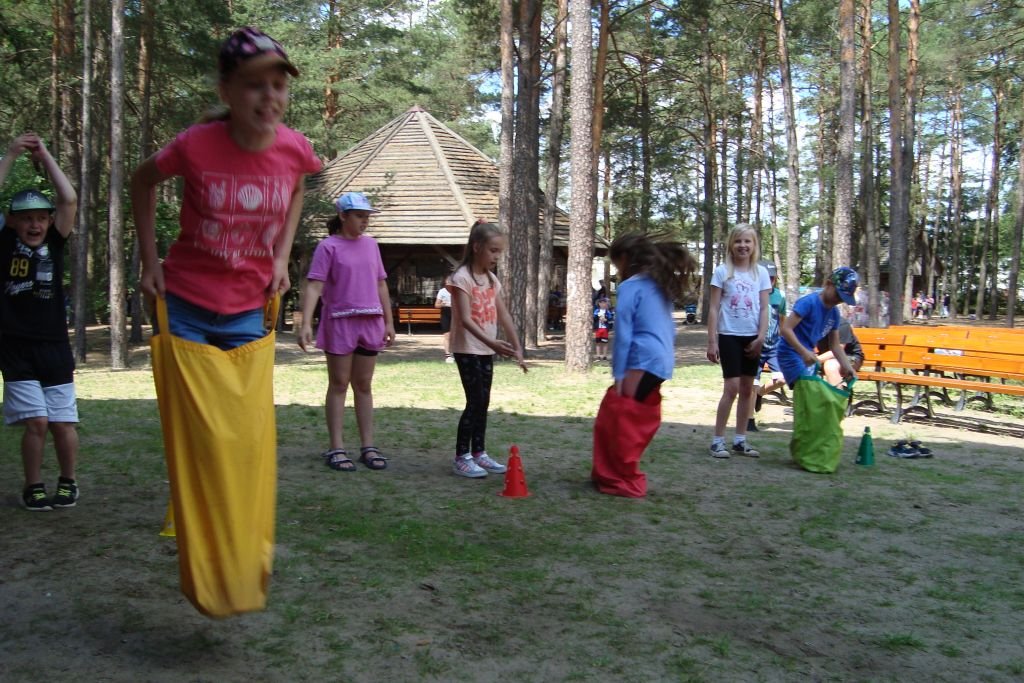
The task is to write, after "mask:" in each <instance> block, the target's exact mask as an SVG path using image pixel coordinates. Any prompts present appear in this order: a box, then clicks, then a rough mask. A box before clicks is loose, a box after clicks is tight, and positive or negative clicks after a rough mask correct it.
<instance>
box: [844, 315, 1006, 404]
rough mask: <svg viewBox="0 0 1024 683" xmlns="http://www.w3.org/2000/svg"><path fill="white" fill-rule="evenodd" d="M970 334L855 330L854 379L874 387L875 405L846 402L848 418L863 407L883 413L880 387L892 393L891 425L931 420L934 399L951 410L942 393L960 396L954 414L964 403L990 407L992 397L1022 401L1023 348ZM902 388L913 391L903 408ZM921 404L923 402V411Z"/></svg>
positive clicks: (963, 330)
mask: <svg viewBox="0 0 1024 683" xmlns="http://www.w3.org/2000/svg"><path fill="white" fill-rule="evenodd" d="M970 332H974V330H969V328H936V329H934V330H928V329H925V330H914V329H907V328H900V329H866V328H862V329H857V330H855V331H854V333H855V334H856V335H857V338H858V339H859V340H860V342H861V346H862V347H863V349H864V367H862V368H861V370H860V372H858V373H857V376H858V379H860V380H862V381H873V382H875V399H874V400H870V399H869V400H861V401H857V402H854V400H853V397H852V396H851V399H850V405H849V407H848V413H852V412H854V411H855V410H858V409H860V408H863V407H867V406H869V405H873V406H874V407H876V408H877V409H878V410H879V411H882V412H886V406H885V403H884V401H883V398H882V386H883V385H884V384H891V385H893V386H894V387H895V389H896V407H895V410H894V411H893V414H892V421H893V422H894V423H895V422H899V421H900V420H901V419H902V418H903V416H904V415H905V414H907V413H909V412H910V411H912V410H920V411H923V412H924V413H925V415H926V416H928V417H934V411H933V410H932V406H931V399H932V398H933V397H937V398H939V399H940V400H942V401H944V402H947V403H948V404H950V405H952V404H953V402H952V400H951V399H950V398H949V396H948V394H947V393H946V392H947V391H948V390H958V391H960V392H961V395H960V399H959V401H958V402H957V403H956V409H957V410H963V408H964V407H965V406H966V405H967V402H968V401H969V400H972V399H975V398H981V399H982V400H984V401H985V402H986V404H987V405H988V406H989V407H991V405H992V404H991V396H992V394H1006V395H1012V396H1024V344H1022V343H1021V341H1022V340H1021V339H1020V337H1017V336H1016V335H1004V334H997V333H991V334H982V333H975V335H974V337H973V338H972V337H970V336H969V333H970ZM997 332H998V331H997ZM1007 381H1009V382H1010V383H1007ZM904 386H911V387H914V389H915V395H914V399H913V401H912V403H911V405H910V406H909V407H907V408H904V405H903V404H904V398H903V387H904ZM936 390H941V393H937V391H936ZM921 398H924V402H925V405H924V406H923V407H922V406H921V405H920V400H921Z"/></svg>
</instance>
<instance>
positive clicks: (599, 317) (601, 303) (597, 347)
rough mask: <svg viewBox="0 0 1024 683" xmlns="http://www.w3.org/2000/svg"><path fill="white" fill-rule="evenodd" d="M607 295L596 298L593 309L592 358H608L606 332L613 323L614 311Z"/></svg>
mask: <svg viewBox="0 0 1024 683" xmlns="http://www.w3.org/2000/svg"><path fill="white" fill-rule="evenodd" d="M608 304H609V302H608V297H606V296H603V297H601V298H600V299H598V300H597V308H595V309H594V359H595V360H608V333H609V332H611V331H612V327H613V326H614V324H615V311H613V310H612V309H611V308H609V306H608Z"/></svg>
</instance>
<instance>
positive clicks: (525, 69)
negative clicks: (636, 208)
mask: <svg viewBox="0 0 1024 683" xmlns="http://www.w3.org/2000/svg"><path fill="white" fill-rule="evenodd" d="M540 12H541V2H540V0H520V2H519V78H518V83H517V85H518V91H517V93H516V113H515V114H516V115H515V120H516V124H515V140H514V142H513V144H512V158H513V161H512V205H511V207H510V208H511V211H512V229H511V232H510V233H509V235H508V270H507V271H506V273H507V276H506V278H505V291H506V292H507V295H506V296H507V297H508V309H509V313H510V314H511V316H512V320H513V322H515V326H516V331H517V333H518V336H519V338H520V339H521V340H523V342H524V344H525V345H526V346H531V347H536V346H537V339H536V329H535V326H534V325H533V323H532V321H534V320H536V317H537V313H536V311H537V250H536V245H537V242H538V233H539V231H538V227H537V219H538V215H539V211H540V206H539V201H538V193H539V191H540V178H539V176H538V157H539V156H540V144H539V143H540V136H539V131H538V128H539V112H540V83H539V81H540V54H539V52H538V50H539V48H540ZM527 320H529V321H531V323H530V325H527V324H526V321H527ZM527 328H529V329H527ZM527 335H529V336H527ZM531 342H532V343H531Z"/></svg>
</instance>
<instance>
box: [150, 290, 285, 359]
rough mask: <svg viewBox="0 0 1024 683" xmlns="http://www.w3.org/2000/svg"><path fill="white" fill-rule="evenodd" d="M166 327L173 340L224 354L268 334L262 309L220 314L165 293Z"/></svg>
mask: <svg viewBox="0 0 1024 683" xmlns="http://www.w3.org/2000/svg"><path fill="white" fill-rule="evenodd" d="M166 300H167V324H168V326H169V327H170V328H171V330H170V332H171V334H173V335H174V336H175V337H181V338H182V339H187V340H188V341H194V342H199V343H200V344H209V345H210V346H216V347H217V348H219V349H221V350H223V351H227V350H228V349H233V348H236V347H239V346H242V345H244V344H248V343H249V342H252V341H256V340H257V339H262V338H263V337H265V336H266V335H267V330H266V328H264V327H263V308H262V307H260V308H254V309H252V310H251V311H242V312H241V313H232V314H230V315H222V314H220V313H216V312H214V311H211V310H208V309H205V308H203V307H202V306H196V305H195V304H191V303H189V302H187V301H185V300H184V299H182V298H180V297H177V296H174V295H173V294H170V293H168V294H167V299H166Z"/></svg>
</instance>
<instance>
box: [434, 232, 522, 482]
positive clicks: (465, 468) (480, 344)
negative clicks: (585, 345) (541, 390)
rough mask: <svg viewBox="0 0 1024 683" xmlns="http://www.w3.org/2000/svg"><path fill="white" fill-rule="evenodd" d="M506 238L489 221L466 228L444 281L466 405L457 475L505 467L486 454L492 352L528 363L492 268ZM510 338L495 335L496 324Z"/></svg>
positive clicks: (457, 453) (458, 445)
mask: <svg viewBox="0 0 1024 683" xmlns="http://www.w3.org/2000/svg"><path fill="white" fill-rule="evenodd" d="M505 244H506V242H505V236H504V235H503V234H502V233H501V231H500V230H499V229H498V228H497V226H495V225H493V224H491V223H485V222H483V221H479V220H478V221H477V222H476V223H475V224H474V225H473V228H472V229H471V230H470V231H469V241H468V242H467V244H466V251H465V253H464V254H463V256H462V263H461V264H460V265H459V267H458V268H457V269H456V270H455V272H454V273H452V276H451V277H450V278H449V279H448V291H450V292H451V294H452V351H453V352H454V353H455V363H456V365H458V368H459V377H460V379H461V380H462V389H463V391H464V392H465V394H466V408H465V410H463V411H462V417H461V418H460V419H459V428H458V433H457V435H456V439H455V462H454V463H453V464H452V471H453V472H454V473H455V474H456V475H457V476H460V477H469V478H478V477H486V476H487V473H488V472H490V473H493V474H501V473H503V472H504V471H505V466H504V465H502V464H501V463H499V462H497V461H496V460H494V459H493V458H491V456H489V455H488V454H487V449H486V448H485V443H484V441H485V438H486V435H487V409H488V407H489V405H490V401H491V380H492V379H493V377H494V354H495V353H497V354H499V355H501V356H504V357H506V358H515V359H516V362H517V363H518V364H519V367H520V368H521V369H522V371H523V372H526V362H525V361H524V360H523V349H522V347H521V346H520V345H519V338H518V337H517V336H516V328H515V324H514V323H513V322H512V317H511V316H510V315H509V313H508V310H507V309H506V308H505V302H504V300H503V299H502V298H501V284H500V283H499V282H498V278H497V277H495V275H494V273H492V272H491V271H492V270H493V269H494V267H495V266H496V265H497V263H498V257H499V256H501V252H502V251H503V250H504V249H505ZM499 325H500V326H501V328H502V329H503V330H504V332H505V336H506V337H507V338H508V341H503V340H500V339H498V338H497V333H498V326H499Z"/></svg>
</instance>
